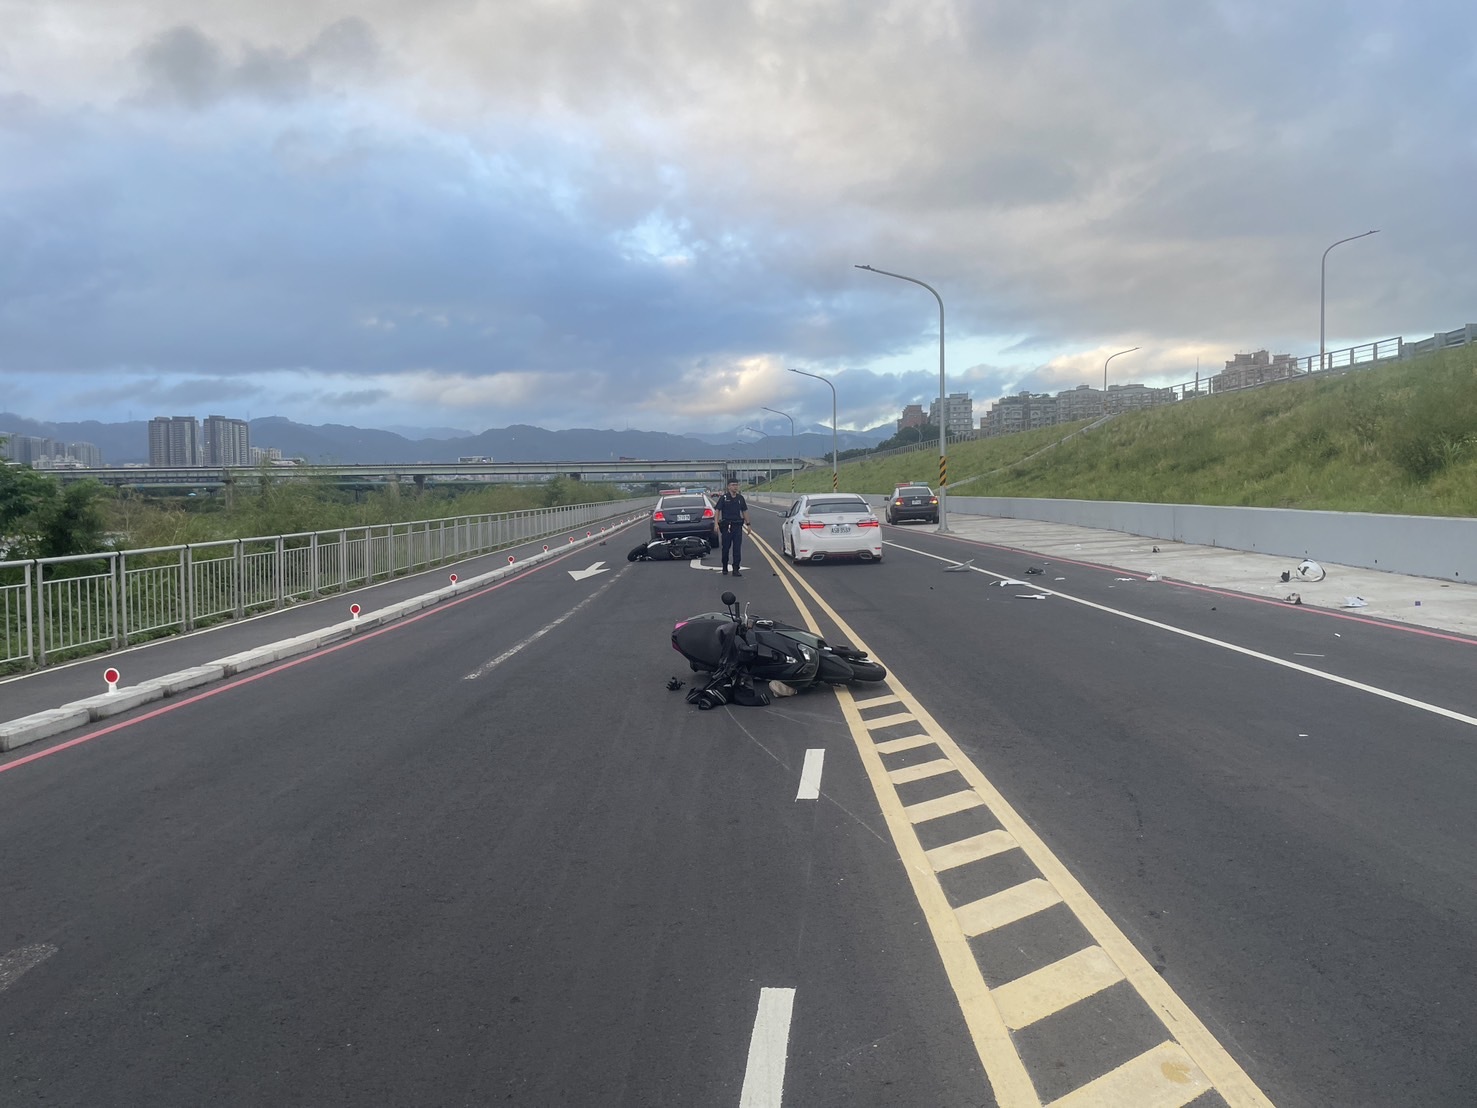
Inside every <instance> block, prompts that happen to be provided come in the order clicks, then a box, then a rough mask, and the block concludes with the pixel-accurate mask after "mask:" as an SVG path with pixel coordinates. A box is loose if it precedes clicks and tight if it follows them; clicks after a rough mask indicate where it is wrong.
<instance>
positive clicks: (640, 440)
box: [0, 412, 894, 466]
mask: <svg viewBox="0 0 1477 1108" xmlns="http://www.w3.org/2000/svg"><path fill="white" fill-rule="evenodd" d="M401 430H405V431H410V432H412V433H416V432H419V433H420V434H421V435H422V436H423V437H420V438H407V437H406V436H404V435H400V434H396V433H395V432H394V431H381V430H375V429H372V428H363V427H348V426H344V425H342V424H337V423H325V424H322V425H319V426H316V427H313V426H309V425H307V424H303V423H294V422H293V421H292V420H290V419H284V418H282V417H281V416H268V417H266V418H264V419H253V420H252V421H251V445H252V446H260V447H276V448H277V449H278V450H281V451H282V455H283V457H286V458H302V459H304V460H305V461H308V462H320V463H333V462H338V463H341V464H345V465H350V464H355V463H364V464H372V463H376V462H454V461H456V460H457V459H458V458H462V457H488V458H493V459H495V460H497V461H506V462H554V461H573V462H588V461H595V460H597V459H600V458H646V459H651V460H653V461H655V460H660V459H668V458H765V457H768V456H770V454H771V451H772V452H774V453H776V454H788V453H789V451H790V435H789V433H788V431H785V432H781V433H779V434H775V433H773V432H771V433H770V435H769V436H768V437H767V438H759V437H758V436H756V435H754V434H753V433H752V432H748V431H746V430H744V429H743V428H735V429H734V430H733V431H730V432H725V433H718V434H710V433H704V434H690V435H672V434H667V433H666V432H663V431H631V430H626V431H612V430H605V431H601V430H595V429H591V428H577V429H573V430H567V431H548V430H545V429H544V428H542V427H530V426H525V425H514V426H511V427H501V428H493V429H490V430H487V431H483V432H482V433H481V434H477V435H470V434H465V433H463V432H458V431H456V430H455V429H453V428H440V427H437V428H409V427H405V428H401ZM893 430H894V429H893V427H892V425H891V424H883V425H882V426H880V427H874V428H871V429H870V430H867V431H841V432H840V433H839V434H838V435H837V436H836V439H837V445H838V446H839V447H840V449H842V450H854V449H857V448H858V447H870V446H876V445H877V444H878V443H879V442H882V441H883V440H884V439H887V438H890V437H891V436H892V434H893ZM6 432H10V433H14V434H17V435H36V436H39V437H42V438H50V439H56V440H57V441H59V442H90V443H92V444H93V445H94V446H96V447H97V448H98V449H100V450H101V451H102V452H103V459H104V461H105V463H106V464H107V465H112V466H117V465H125V464H127V463H129V462H147V461H148V460H149V425H148V422H147V421H145V420H133V421H130V422H127V423H99V422H97V421H96V420H87V421H84V422H79V423H47V422H43V421H40V420H34V419H27V418H26V417H24V416H20V415H16V414H14V413H12V412H0V434H5V433H6ZM450 435H455V436H457V437H446V436H450ZM795 450H796V452H797V453H798V454H799V455H800V456H801V457H805V458H821V457H826V456H829V455H830V453H831V430H830V428H829V427H825V428H816V427H810V428H807V429H801V428H796V435H795Z"/></svg>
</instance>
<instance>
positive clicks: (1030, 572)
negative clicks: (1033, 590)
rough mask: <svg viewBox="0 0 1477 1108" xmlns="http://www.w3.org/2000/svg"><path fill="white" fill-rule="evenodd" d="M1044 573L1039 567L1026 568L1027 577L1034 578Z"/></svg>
mask: <svg viewBox="0 0 1477 1108" xmlns="http://www.w3.org/2000/svg"><path fill="white" fill-rule="evenodd" d="M1045 572H1046V570H1044V569H1042V568H1041V567H1040V566H1028V567H1027V568H1026V576H1027V577H1031V576H1036V575H1039V574H1042V573H1045Z"/></svg>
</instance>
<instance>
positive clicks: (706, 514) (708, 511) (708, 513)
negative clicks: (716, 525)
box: [703, 508, 713, 519]
mask: <svg viewBox="0 0 1477 1108" xmlns="http://www.w3.org/2000/svg"><path fill="white" fill-rule="evenodd" d="M703 518H704V519H712V518H713V509H712V508H704V509H703Z"/></svg>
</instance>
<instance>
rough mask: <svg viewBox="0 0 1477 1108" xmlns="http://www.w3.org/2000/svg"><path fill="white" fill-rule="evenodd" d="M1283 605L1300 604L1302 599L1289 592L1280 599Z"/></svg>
mask: <svg viewBox="0 0 1477 1108" xmlns="http://www.w3.org/2000/svg"><path fill="white" fill-rule="evenodd" d="M1282 602H1283V603H1284V604H1301V603H1302V602H1303V598H1302V597H1301V596H1300V595H1298V594H1297V593H1295V592H1290V593H1288V594H1287V595H1286V596H1284V597H1283V598H1282Z"/></svg>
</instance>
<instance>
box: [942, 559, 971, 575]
mask: <svg viewBox="0 0 1477 1108" xmlns="http://www.w3.org/2000/svg"><path fill="white" fill-rule="evenodd" d="M973 566H974V559H973V558H971V559H969V561H967V562H958V563H956V564H954V565H952V566H944V572H945V573H968V572H969V571H970V569H971V568H972V567H973Z"/></svg>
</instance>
